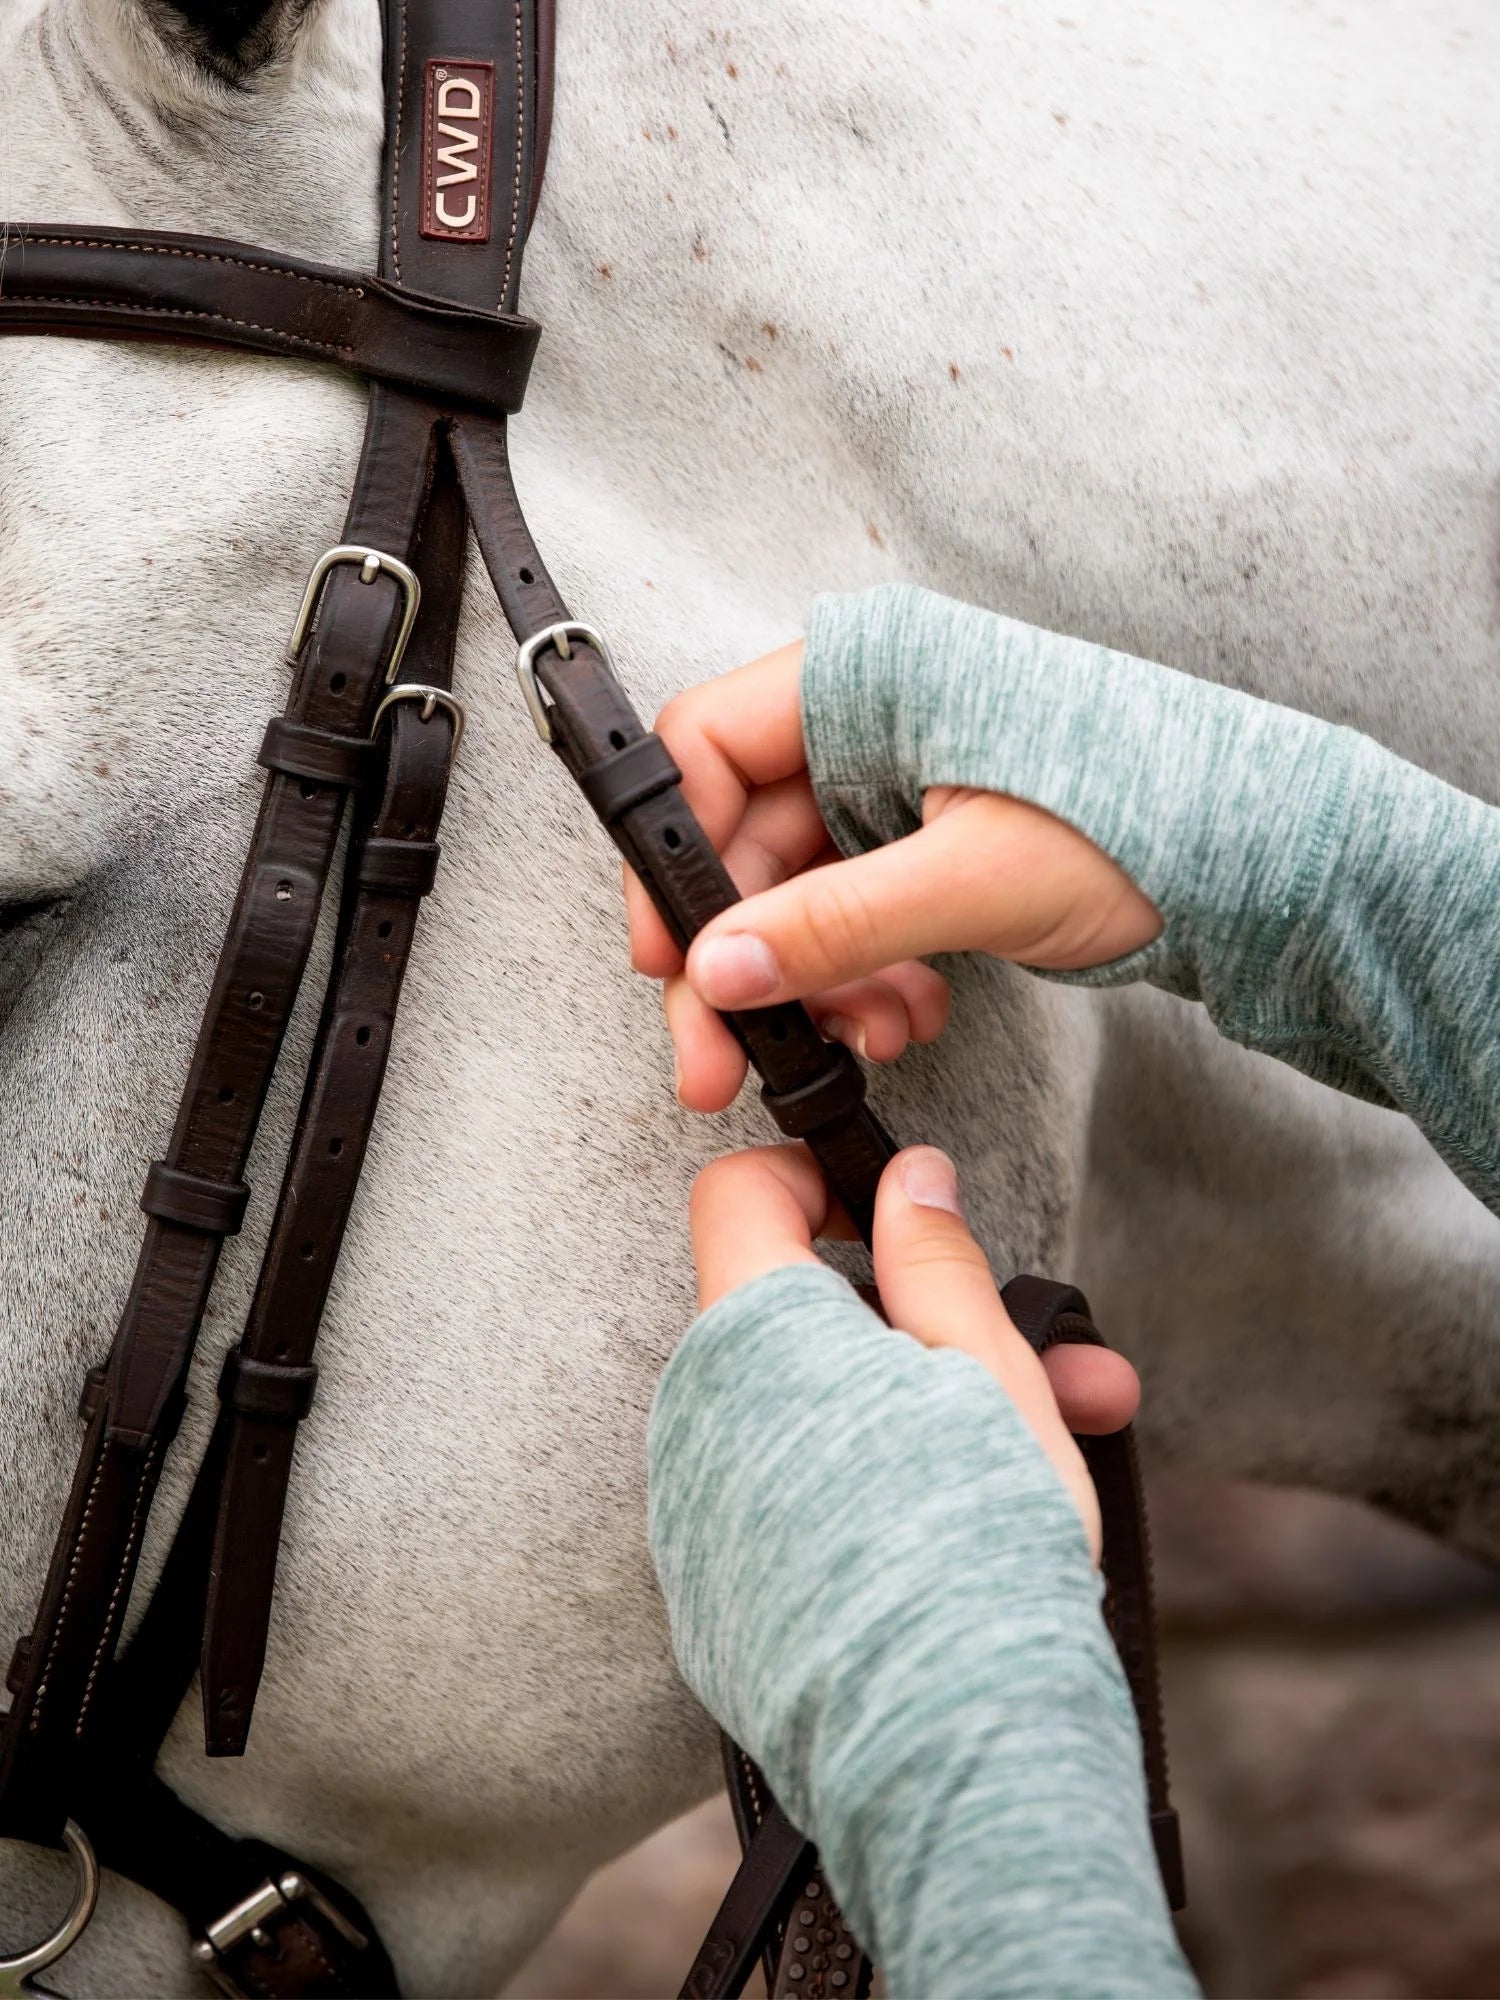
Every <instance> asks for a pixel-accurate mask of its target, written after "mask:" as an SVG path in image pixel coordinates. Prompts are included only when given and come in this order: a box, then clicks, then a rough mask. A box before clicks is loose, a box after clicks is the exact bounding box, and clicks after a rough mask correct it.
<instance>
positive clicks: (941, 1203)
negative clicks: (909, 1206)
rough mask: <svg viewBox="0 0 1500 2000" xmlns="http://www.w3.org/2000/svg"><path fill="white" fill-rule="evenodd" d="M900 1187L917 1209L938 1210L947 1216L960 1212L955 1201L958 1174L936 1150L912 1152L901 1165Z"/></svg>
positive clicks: (928, 1147) (927, 1147) (948, 1160)
mask: <svg viewBox="0 0 1500 2000" xmlns="http://www.w3.org/2000/svg"><path fill="white" fill-rule="evenodd" d="M901 1186H902V1190H903V1191H904V1193H905V1195H906V1198H907V1200H908V1201H914V1202H915V1203H916V1204H917V1206H918V1208H942V1209H946V1210H947V1212H948V1214H949V1215H962V1214H963V1212H964V1211H963V1205H962V1203H961V1202H960V1201H959V1198H958V1170H957V1168H956V1167H955V1166H954V1164H953V1162H952V1161H951V1160H950V1159H949V1158H948V1155H947V1154H946V1153H940V1152H939V1151H938V1149H937V1147H936V1146H914V1147H913V1148H912V1150H911V1151H910V1152H909V1153H908V1154H907V1156H906V1158H905V1159H904V1160H903V1161H902V1162H901Z"/></svg>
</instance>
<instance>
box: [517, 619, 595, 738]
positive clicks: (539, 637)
mask: <svg viewBox="0 0 1500 2000" xmlns="http://www.w3.org/2000/svg"><path fill="white" fill-rule="evenodd" d="M574 639H577V640H579V641H580V642H581V643H582V644H583V645H585V646H592V647H593V649H594V651H595V652H596V653H597V654H598V655H599V657H600V659H601V660H603V662H604V664H605V666H606V667H607V668H608V669H609V671H610V673H611V674H614V677H615V679H616V680H618V679H619V675H618V674H616V673H615V663H614V660H613V658H612V656H611V654H610V650H609V646H608V643H607V642H606V640H605V638H604V635H603V633H602V632H599V631H596V630H595V628H594V627H593V626H592V625H585V624H584V623H583V621H582V619H580V618H564V619H562V620H560V621H559V623H558V624H556V625H544V626H543V627H542V629H541V631H540V632H533V633H532V635H531V637H530V638H529V639H523V640H522V641H521V644H520V647H519V649H518V650H517V653H516V679H517V680H518V681H519V682H520V683H521V693H522V694H523V695H524V696H525V698H526V706H527V708H528V709H529V710H530V712H531V719H532V721H533V722H534V723H535V724H536V733H537V735H538V736H540V737H541V739H542V741H543V742H544V743H555V742H556V741H557V729H556V727H555V725H554V724H553V721H552V710H551V707H550V705H549V703H548V701H547V698H546V696H545V695H544V694H543V693H542V687H541V682H540V681H539V680H538V679H537V677H536V662H537V655H538V654H539V653H541V652H544V651H545V650H546V648H547V647H548V646H550V647H551V648H552V649H553V651H554V652H555V653H556V654H557V657H558V658H559V659H560V660H571V659H572V657H573V647H572V641H573V640H574Z"/></svg>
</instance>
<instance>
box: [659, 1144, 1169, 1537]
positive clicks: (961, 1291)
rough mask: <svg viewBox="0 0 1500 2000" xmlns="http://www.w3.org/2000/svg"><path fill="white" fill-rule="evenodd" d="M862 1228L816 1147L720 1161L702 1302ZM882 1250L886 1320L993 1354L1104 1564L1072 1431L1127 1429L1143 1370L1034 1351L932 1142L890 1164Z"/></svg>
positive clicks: (703, 1238)
mask: <svg viewBox="0 0 1500 2000" xmlns="http://www.w3.org/2000/svg"><path fill="white" fill-rule="evenodd" d="M852 1234H854V1232H852V1228H850V1224H848V1218H846V1216H842V1212H840V1210H838V1206H836V1204H830V1196H828V1186H826V1182H824V1178H822V1174H820V1170H818V1164H816V1162H814V1158H812V1154H810V1152H808V1150H806V1146H760V1148H754V1150H752V1152H734V1154H728V1156H726V1158H722V1160H714V1162H712V1164H710V1166H706V1168H704V1170H702V1174H700V1176H698V1180H696V1184H694V1190H692V1254H694V1262H696V1266H698V1304H700V1308H704V1310H706V1308H708V1306H712V1304H714V1302H716V1300H720V1298H724V1294H726V1292H732V1290H734V1288H736V1286H740V1284H748V1282H750V1278H760V1276H764V1274H766V1272H770V1270H782V1268H784V1266H786V1264H816V1262H818V1256H816V1252H814V1248H812V1242H814V1238H816V1236H852ZM872 1248H874V1274H876V1284H878V1286H880V1302H882V1306H884V1310H886V1318H888V1320H890V1324H892V1326H896V1328H900V1330H902V1332H906V1334H912V1336H914V1338H916V1340H920V1342H922V1344H924V1346H928V1348H958V1350H960V1352H964V1354H972V1356H974V1358H976V1360H980V1362H984V1366H986V1368H988V1370H990V1374H992V1376H994V1378H996V1380H998V1382H1000V1386H1002V1388H1004V1392H1006V1394H1008V1396H1010V1400H1012V1402H1014V1404H1016V1408H1018V1410H1020V1414H1022V1418H1024V1420H1026V1422H1028V1424H1030V1428H1032V1430H1034V1432H1036V1438H1038V1442H1040V1444H1042V1450H1044V1452H1046V1454H1048V1458H1050V1460H1052V1464H1054V1466H1056V1468H1058V1472H1060V1476H1062V1482H1064V1486H1066V1488H1068V1492H1070V1494H1072V1498H1074V1504H1076V1506H1078V1512H1080V1514H1082V1520H1084V1528H1086V1530H1088V1540H1090V1548H1092V1550H1094V1560H1096V1562H1098V1554H1100V1516H1098V1496H1096V1494H1094V1482H1092V1480H1090V1476H1088V1468H1086V1466H1084V1458H1082V1454H1080V1450H1078V1446H1076V1444H1074V1440H1072V1436H1070V1434H1068V1432H1070V1430H1076V1432H1090V1434H1100V1432H1112V1430H1120V1428H1124V1424H1128V1422H1130V1418H1132V1416H1134V1414H1136V1404H1138V1402H1140V1380H1138V1378H1136V1370H1134V1368H1132V1366H1130V1362H1128V1360H1126V1358H1124V1356H1122V1354H1112V1352H1110V1350H1108V1348H1094V1346H1054V1348H1048V1352H1046V1356H1042V1358H1040V1360H1038V1356H1036V1354H1034V1352H1032V1348H1030V1344H1028V1342H1026V1340H1024V1338H1022V1336H1020V1334H1018V1332H1016V1328H1014V1324H1012V1320H1010V1314H1008V1312H1006V1308H1004V1304H1002V1302H1000V1294H998V1290H996V1284H994V1278H992V1276H990V1266H988V1262H986V1258H984V1252H982V1250H980V1246H978V1244H976V1242H974V1238H972V1236H970V1232H968V1226H966V1222H964V1218H962V1210H960V1200H958V1176H956V1172H954V1166H952V1160H948V1156H946V1154H942V1152H938V1150H936V1146H908V1150H906V1152H900V1154H896V1158H894V1160H892V1162H890V1166H888V1168H886V1172H884V1174H882V1176H880V1192H878V1196H876V1218H874V1244H872ZM892 1422H894V1424H898V1422H900V1410H892Z"/></svg>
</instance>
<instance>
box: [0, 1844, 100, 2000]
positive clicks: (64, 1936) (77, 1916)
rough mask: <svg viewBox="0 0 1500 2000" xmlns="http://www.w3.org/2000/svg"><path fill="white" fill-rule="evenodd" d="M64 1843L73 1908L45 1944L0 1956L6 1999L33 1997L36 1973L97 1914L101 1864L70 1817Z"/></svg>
mask: <svg viewBox="0 0 1500 2000" xmlns="http://www.w3.org/2000/svg"><path fill="white" fill-rule="evenodd" d="M63 1842H64V1844H65V1846H66V1847H67V1850H68V1853H69V1854H70V1855H71V1857H72V1861H73V1904H72V1908H71V1909H70V1910H69V1911H68V1914H67V1915H66V1916H65V1917H64V1918H63V1920H62V1922H61V1923H60V1924H59V1925H58V1927H57V1929H56V1930H55V1931H54V1932H53V1933H52V1935H51V1937H49V1938H48V1939H47V1940H46V1942H45V1943H44V1944H38V1945H33V1946H32V1948H31V1950H30V1951H23V1952H21V1953H20V1954H19V1956H18V1957H15V1958H0V1996H3V2000H31V1996H32V1995H34V1994H35V1993H37V1992H38V1991H39V1989H38V1988H37V1987H35V1986H33V1985H32V1983H31V1981H32V1976H33V1974H35V1973H38V1972H45V1971H46V1969H47V1967H48V1966H49V1965H51V1964H53V1963H54V1962H55V1961H56V1960H57V1959H59V1958H61V1957H62V1955H63V1953H64V1952H65V1951H68V1950H70V1949H71V1948H72V1946H74V1945H75V1944H77V1942H78V1940H79V1939H80V1938H81V1937H82V1936H83V1934H84V1932H85V1930H87V1928H88V1923H89V1918H90V1917H92V1916H93V1914H94V1904H95V1903H96V1902H97V1901H98V1899H99V1863H98V1862H97V1861H96V1860H95V1858H94V1850H93V1848H92V1846H91V1845H90V1844H89V1838H88V1835H87V1834H86V1833H85V1832H84V1831H83V1829H82V1827H80V1826H77V1825H75V1824H74V1822H73V1821H72V1820H69V1821H68V1823H67V1825H66V1826H65V1827H64V1828H63Z"/></svg>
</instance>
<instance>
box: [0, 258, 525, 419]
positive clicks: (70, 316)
mask: <svg viewBox="0 0 1500 2000" xmlns="http://www.w3.org/2000/svg"><path fill="white" fill-rule="evenodd" d="M38 330H45V331H46V332H48V333H75V334H88V335H91V336H94V337H97V336H99V335H100V334H105V335H110V334H112V335H116V336H118V337H122V338H125V339H132V340H141V339H152V340H179V341H187V342H190V343H192V344H193V345H208V346H211V347H249V348H254V349H258V350H259V351H261V352H263V353H267V354H284V355H290V356H292V357H293V358H300V359H310V360H314V361H331V362H334V363H336V364H337V365H338V366H339V367H341V368H350V369H353V370H354V371H355V372H356V373H358V374H360V375H367V376H373V377H374V379H375V380H376V381H380V382H392V383H396V384H398V385H400V386H401V387H402V388H407V389H415V390H418V391H420V392H421V393H422V394H423V395H428V396H440V397H443V398H444V399H445V400H452V401H456V402H460V403H463V404H466V405H472V406H473V407H474V408H475V409H481V410H490V411H494V412H496V413H500V414H510V415H513V414H514V413H515V411H517V410H519V409H520V407H521V398H522V396H523V394H524V393H525V389H526V377H527V374H528V373H529V371H530V368H531V361H532V356H533V355H534V354H535V352H536V345H537V341H538V339H539V338H540V336H541V328H540V327H539V326H538V325H537V323H536V322H535V321H534V320H529V319H522V318H520V317H519V316H518V315H515V314H503V313H496V312H489V311H482V310H479V309H477V308H475V307H472V306H465V305H458V304H455V303H453V302H452V301H450V300H444V299H432V298H424V297H423V296H421V295H420V294H418V293H416V292H412V291H410V290H407V289H405V288H400V289H398V288H397V287H396V286H394V285H390V284H387V283H386V282H385V281H384V280H383V279H380V278H376V277H371V276H369V275H368V274H367V273H365V272H363V271H341V270H338V269H335V268H334V267H333V266H332V265H328V264H310V263H308V262H306V261H305V260H304V259H302V258H300V257H289V256H284V255H282V254H280V253H276V254H274V255H273V254H272V253H271V252H269V251H265V250H255V249H251V248H249V247H247V246H246V245H245V244H243V243H232V242H228V241H225V240H223V239H221V238H218V237H214V236H181V235H172V234H167V233H164V234H162V235H160V236H153V237H151V238H149V239H147V238H145V237H143V236H142V235H141V234H140V233H139V232H138V231H131V230H122V229H80V230H79V231H78V232H77V233H76V234H74V233H72V232H68V233H66V234H64V233H63V232H61V231H59V230H58V229H57V228H56V227H55V226H53V225H48V224H43V223H27V222H22V223H13V224H11V225H10V232H9V233H8V234H7V236H6V237H5V239H3V247H0V333H31V332H36V331H38Z"/></svg>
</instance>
